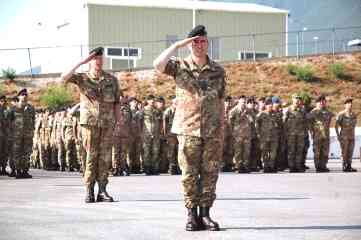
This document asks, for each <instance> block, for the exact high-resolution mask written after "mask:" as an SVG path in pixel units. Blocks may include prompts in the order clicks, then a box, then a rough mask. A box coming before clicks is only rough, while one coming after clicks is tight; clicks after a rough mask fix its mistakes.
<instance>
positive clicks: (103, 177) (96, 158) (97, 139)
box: [82, 125, 114, 186]
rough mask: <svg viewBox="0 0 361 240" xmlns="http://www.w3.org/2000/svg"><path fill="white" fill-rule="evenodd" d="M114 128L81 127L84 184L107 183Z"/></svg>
mask: <svg viewBox="0 0 361 240" xmlns="http://www.w3.org/2000/svg"><path fill="white" fill-rule="evenodd" d="M113 132H114V126H108V127H97V126H89V125H82V133H84V135H83V138H84V141H83V143H84V149H85V151H86V160H85V172H84V177H83V180H84V184H85V185H86V186H89V185H91V184H93V183H94V182H95V181H97V182H98V183H99V184H107V183H108V175H109V170H110V167H111V163H112V159H111V158H112V154H111V150H112V142H113Z"/></svg>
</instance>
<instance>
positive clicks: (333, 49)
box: [332, 28, 336, 57]
mask: <svg viewBox="0 0 361 240" xmlns="http://www.w3.org/2000/svg"><path fill="white" fill-rule="evenodd" d="M335 38H336V29H335V28H332V56H333V57H334V56H335Z"/></svg>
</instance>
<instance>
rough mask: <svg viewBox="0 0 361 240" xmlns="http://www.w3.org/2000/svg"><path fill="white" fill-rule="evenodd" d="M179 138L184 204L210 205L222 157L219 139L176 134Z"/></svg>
mask: <svg viewBox="0 0 361 240" xmlns="http://www.w3.org/2000/svg"><path fill="white" fill-rule="evenodd" d="M178 142H179V150H178V162H179V166H180V168H181V170H182V187H183V194H184V201H185V206H186V208H193V207H197V206H201V207H212V205H213V202H214V200H215V199H216V184H217V180H218V173H219V170H220V163H221V160H222V153H223V149H222V146H223V143H222V140H221V139H218V138H207V139H203V138H199V137H193V136H178Z"/></svg>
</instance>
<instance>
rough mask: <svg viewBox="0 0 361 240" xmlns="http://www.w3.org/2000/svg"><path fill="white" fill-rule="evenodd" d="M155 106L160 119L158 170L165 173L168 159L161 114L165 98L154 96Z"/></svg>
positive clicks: (167, 167) (163, 109)
mask: <svg viewBox="0 0 361 240" xmlns="http://www.w3.org/2000/svg"><path fill="white" fill-rule="evenodd" d="M155 108H156V109H157V114H158V119H160V138H159V141H160V147H159V172H160V173H166V172H168V169H169V161H168V158H167V139H166V136H165V133H164V126H163V114H164V111H165V99H164V97H162V96H160V97H158V98H156V101H155Z"/></svg>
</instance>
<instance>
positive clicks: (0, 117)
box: [0, 106, 7, 137]
mask: <svg viewBox="0 0 361 240" xmlns="http://www.w3.org/2000/svg"><path fill="white" fill-rule="evenodd" d="M6 122H7V118H6V108H5V107H1V106H0V137H5V136H6V135H7V134H6V133H7V126H6V125H7V124H6Z"/></svg>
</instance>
